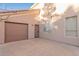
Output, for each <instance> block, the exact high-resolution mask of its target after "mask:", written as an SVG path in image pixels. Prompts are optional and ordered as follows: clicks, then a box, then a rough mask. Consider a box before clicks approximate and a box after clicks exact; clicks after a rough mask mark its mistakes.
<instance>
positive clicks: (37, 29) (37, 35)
mask: <svg viewBox="0 0 79 59" xmlns="http://www.w3.org/2000/svg"><path fill="white" fill-rule="evenodd" d="M35 38H39V25H38V24H35Z"/></svg>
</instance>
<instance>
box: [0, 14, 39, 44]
mask: <svg viewBox="0 0 79 59" xmlns="http://www.w3.org/2000/svg"><path fill="white" fill-rule="evenodd" d="M6 21H10V22H19V23H27V24H28V39H31V38H34V24H38V22H37V21H36V20H35V16H34V15H30V14H29V15H28V14H20V15H19V14H18V15H17V14H16V15H11V16H10V17H9V18H8V19H7V20H6ZM4 40H5V21H0V43H4Z"/></svg>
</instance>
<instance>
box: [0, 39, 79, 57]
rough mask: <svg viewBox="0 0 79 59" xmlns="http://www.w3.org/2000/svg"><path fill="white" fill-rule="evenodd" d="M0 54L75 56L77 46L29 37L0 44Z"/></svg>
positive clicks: (78, 51) (77, 50) (77, 53)
mask: <svg viewBox="0 0 79 59" xmlns="http://www.w3.org/2000/svg"><path fill="white" fill-rule="evenodd" d="M0 55H2V56H77V55H79V47H75V46H70V45H66V44H62V43H58V42H54V41H52V40H45V39H29V40H22V41H16V42H10V43H6V44H2V45H0Z"/></svg>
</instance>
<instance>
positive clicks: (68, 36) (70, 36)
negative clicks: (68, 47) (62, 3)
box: [64, 15, 78, 38]
mask: <svg viewBox="0 0 79 59" xmlns="http://www.w3.org/2000/svg"><path fill="white" fill-rule="evenodd" d="M73 17H76V36H73V35H67V34H66V20H67V18H73ZM64 36H65V37H66V38H77V37H78V16H77V15H75V16H69V17H65V19H64Z"/></svg>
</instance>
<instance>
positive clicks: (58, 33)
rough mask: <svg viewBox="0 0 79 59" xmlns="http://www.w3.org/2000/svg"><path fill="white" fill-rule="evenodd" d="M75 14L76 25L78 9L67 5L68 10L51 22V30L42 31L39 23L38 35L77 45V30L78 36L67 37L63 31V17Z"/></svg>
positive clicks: (78, 42)
mask: <svg viewBox="0 0 79 59" xmlns="http://www.w3.org/2000/svg"><path fill="white" fill-rule="evenodd" d="M75 15H77V20H78V23H77V24H78V25H79V11H77V12H75V11H74V10H73V8H71V7H69V8H68V10H67V11H66V12H65V13H64V14H63V15H62V17H61V18H60V19H57V21H56V22H54V23H53V27H54V28H53V29H52V31H51V32H44V31H43V25H40V27H41V28H40V37H41V38H45V39H50V40H55V41H59V42H64V43H67V44H72V45H78V46H79V31H78V37H76V38H74V37H67V36H65V32H64V23H65V22H64V20H65V17H70V16H75ZM55 27H57V28H55ZM78 30H79V26H78Z"/></svg>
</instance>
